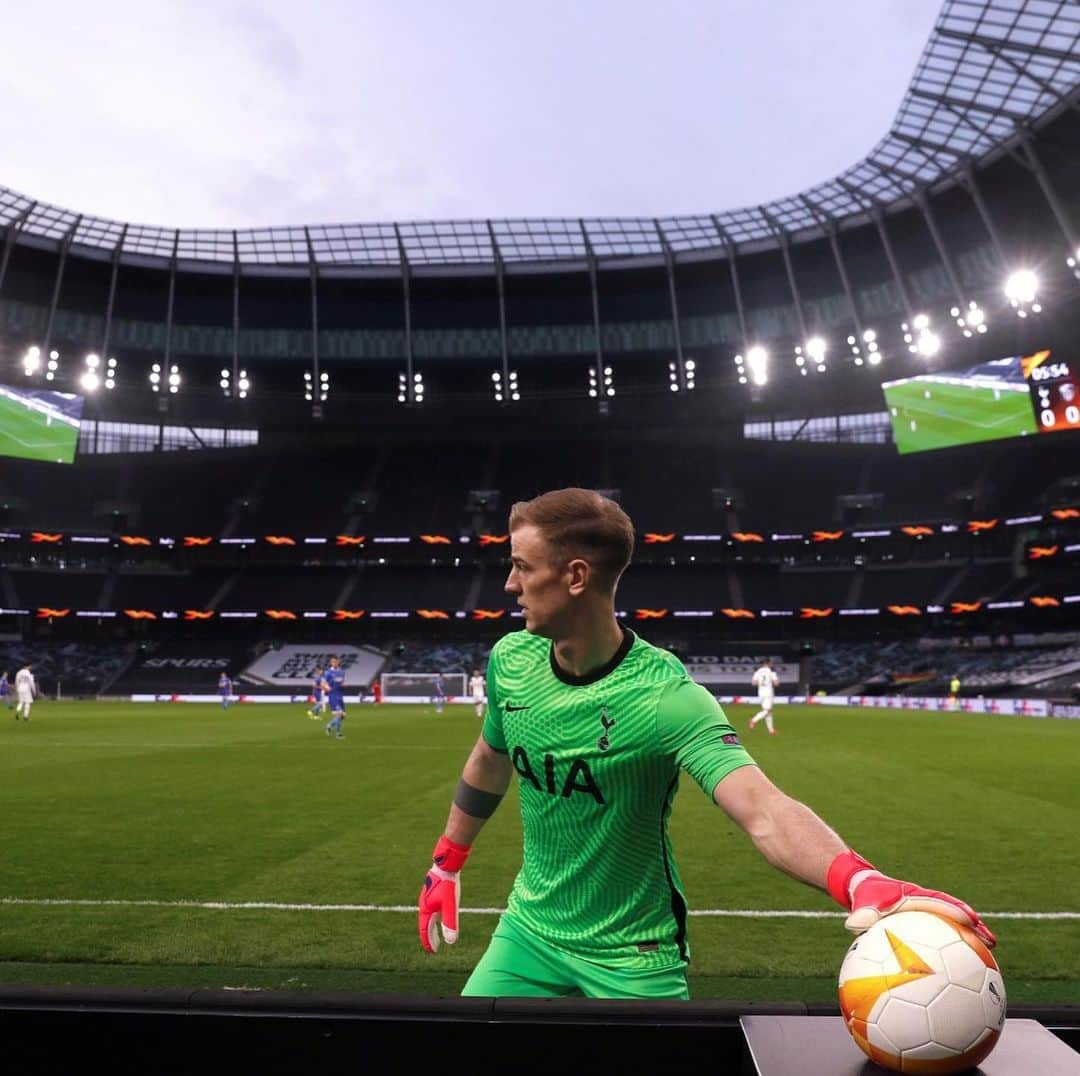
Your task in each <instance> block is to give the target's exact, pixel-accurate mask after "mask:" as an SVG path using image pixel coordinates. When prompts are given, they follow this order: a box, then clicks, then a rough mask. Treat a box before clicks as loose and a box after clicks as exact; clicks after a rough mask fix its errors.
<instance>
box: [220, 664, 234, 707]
mask: <svg viewBox="0 0 1080 1076" xmlns="http://www.w3.org/2000/svg"><path fill="white" fill-rule="evenodd" d="M232 691H233V682H232V680H231V679H230V677H229V674H228V673H225V672H223V673H222V674H221V675H220V676H219V677H218V693H219V694H220V695H221V708H222V709H223V710H227V709H228V708H229V703H230V702H231V701H232Z"/></svg>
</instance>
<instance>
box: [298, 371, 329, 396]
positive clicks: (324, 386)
mask: <svg viewBox="0 0 1080 1076" xmlns="http://www.w3.org/2000/svg"><path fill="white" fill-rule="evenodd" d="M329 395H330V375H329V374H328V373H327V372H326V371H325V370H323V371H321V372H320V373H319V382H318V388H316V386H315V375H314V374H312V372H311V371H310V370H305V371H304V399H305V400H307V401H308V403H315V402H318V403H326V398H327V397H328V396H329ZM316 398H317V400H316Z"/></svg>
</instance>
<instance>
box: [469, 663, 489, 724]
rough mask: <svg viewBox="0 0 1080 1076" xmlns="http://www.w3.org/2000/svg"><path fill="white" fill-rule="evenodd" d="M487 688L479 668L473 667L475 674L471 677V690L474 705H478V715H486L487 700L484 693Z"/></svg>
mask: <svg viewBox="0 0 1080 1076" xmlns="http://www.w3.org/2000/svg"><path fill="white" fill-rule="evenodd" d="M486 690H487V688H486V686H485V684H484V678H483V677H482V676H481V675H480V670H479V669H473V674H472V676H471V677H469V691H470V693H471V694H472V698H473V705H474V706H475V707H476V716H477V717H483V716H484V703H485V702H486V701H487V700H486V699H485V697H484V693H485V691H486Z"/></svg>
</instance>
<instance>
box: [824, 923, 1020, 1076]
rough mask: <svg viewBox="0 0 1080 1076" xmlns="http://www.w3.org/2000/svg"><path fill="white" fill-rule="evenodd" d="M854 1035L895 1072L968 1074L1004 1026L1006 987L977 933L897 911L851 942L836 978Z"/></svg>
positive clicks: (847, 1024) (846, 1021) (868, 1052)
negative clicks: (837, 978)
mask: <svg viewBox="0 0 1080 1076" xmlns="http://www.w3.org/2000/svg"><path fill="white" fill-rule="evenodd" d="M838 992H839V997H840V1011H841V1013H842V1014H843V1017H844V1025H845V1027H847V1029H848V1031H849V1032H851V1037H852V1038H853V1039H854V1040H855V1042H856V1043H857V1044H858V1045H859V1047H860V1049H862V1051H863V1053H865V1054H866V1055H867V1056H868V1057H869V1058H870V1059H871V1060H873V1061H875V1062H876V1063H877V1064H878V1065H880V1066H882V1068H886V1069H890V1070H892V1071H893V1072H914V1073H934V1074H935V1076H946V1074H949V1073H955V1072H967V1071H968V1070H969V1069H972V1068H974V1067H975V1066H976V1065H978V1064H979V1062H980V1061H982V1060H983V1058H985V1057H986V1056H987V1054H989V1053H990V1051H991V1050H992V1049H993V1048H994V1046H995V1045H996V1043H997V1040H998V1036H999V1035H1000V1034H1001V1029H1002V1027H1003V1026H1004V1024H1005V984H1004V982H1003V981H1002V978H1001V971H1000V969H999V968H998V965H997V961H996V960H995V959H994V956H993V954H992V953H991V952H990V950H989V949H988V948H987V947H986V946H985V945H984V944H983V943H982V942H981V941H980V940H979V938H978V937H977V936H976V935H975V933H974V931H972V930H970V929H968V928H967V927H965V926H961V925H960V924H959V923H956V922H954V921H953V920H951V919H946V918H945V917H944V916H940V915H933V914H931V913H930V912H895V913H894V914H893V915H887V916H885V917H884V918H883V919H879V920H878V922H877V923H875V924H874V925H873V926H872V927H871V928H870V929H869V930H867V931H866V932H865V933H863V934H860V935H859V936H858V937H857V938H856V939H855V941H853V942H852V943H851V947H850V948H849V949H848V951H847V954H846V956H845V957H844V962H843V964H842V965H841V966H840V976H839V991H838Z"/></svg>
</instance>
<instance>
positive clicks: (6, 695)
mask: <svg viewBox="0 0 1080 1076" xmlns="http://www.w3.org/2000/svg"><path fill="white" fill-rule="evenodd" d="M0 701H3V704H4V705H5V706H6V707H7V708H8V709H9V710H10V709H11V708H12V706H13V703H12V701H11V684H9V683H8V675H7V670H6V669H5V670H4V671H3V672H2V673H0ZM17 716H18V715H16V717H17Z"/></svg>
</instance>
